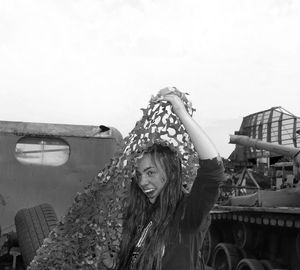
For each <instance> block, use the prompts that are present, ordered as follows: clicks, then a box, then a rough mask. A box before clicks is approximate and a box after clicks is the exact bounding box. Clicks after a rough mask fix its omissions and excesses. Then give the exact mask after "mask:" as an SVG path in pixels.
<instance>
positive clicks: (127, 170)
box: [29, 89, 197, 270]
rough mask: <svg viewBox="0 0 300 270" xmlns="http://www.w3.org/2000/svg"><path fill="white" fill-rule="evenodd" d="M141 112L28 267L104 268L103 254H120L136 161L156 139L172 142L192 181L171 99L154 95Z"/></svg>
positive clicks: (192, 158) (187, 146)
mask: <svg viewBox="0 0 300 270" xmlns="http://www.w3.org/2000/svg"><path fill="white" fill-rule="evenodd" d="M175 93H176V94H177V95H178V96H180V97H181V99H182V100H183V102H184V104H185V106H186V108H187V110H188V112H189V114H190V115H192V113H193V111H194V109H193V108H192V106H191V103H190V102H189V101H188V100H187V98H186V95H185V94H183V93H181V92H179V91H178V90H176V89H175ZM142 111H143V116H142V119H141V120H140V121H138V122H137V123H136V126H135V127H134V129H133V130H132V131H131V132H130V133H129V135H128V136H127V137H126V138H125V145H124V147H123V149H122V150H121V152H120V153H118V154H117V155H115V157H114V158H112V159H111V161H110V163H109V164H108V165H107V166H106V167H105V168H104V169H103V170H102V171H101V172H100V173H99V174H98V175H97V176H96V177H95V179H94V180H93V181H92V183H91V184H90V185H89V186H88V187H86V188H85V189H84V191H83V192H81V193H78V194H77V196H76V197H75V199H74V202H73V204H72V206H71V207H70V208H69V211H68V213H67V214H66V216H65V217H64V218H63V219H62V221H60V222H59V223H58V225H57V226H56V228H55V229H53V230H52V231H51V233H50V234H49V237H48V238H46V239H45V240H44V243H43V245H42V246H41V247H40V249H39V250H38V251H37V255H36V257H35V258H34V260H33V261H32V262H31V264H30V267H29V269H31V270H37V269H106V267H105V266H104V265H103V263H102V258H103V256H104V255H105V254H107V253H108V252H109V253H110V254H111V255H112V256H116V255H117V253H118V251H119V245H120V241H121V233H122V213H123V209H124V207H125V205H126V195H127V191H128V187H129V183H130V181H131V179H132V176H133V175H134V173H135V161H136V158H137V157H138V156H139V155H140V153H141V152H142V151H143V149H145V148H146V147H147V146H149V145H152V144H153V143H155V142H156V143H160V144H164V145H168V146H169V147H171V148H172V149H173V150H174V151H176V152H177V154H178V155H179V156H180V157H181V159H182V164H183V173H184V181H185V182H186V184H187V186H190V185H191V184H192V182H191V179H194V177H195V168H196V167H197V164H196V163H197V155H196V154H195V151H194V147H193V145H192V143H191V141H190V138H189V136H188V134H187V133H186V132H185V129H184V127H183V125H182V124H181V122H180V120H179V118H178V117H177V116H176V115H175V114H174V113H173V112H172V110H171V106H170V103H168V102H166V101H160V102H157V99H156V98H154V97H152V98H151V100H150V102H149V105H148V107H147V108H146V109H142Z"/></svg>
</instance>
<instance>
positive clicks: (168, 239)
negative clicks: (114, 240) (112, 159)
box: [106, 88, 224, 270]
mask: <svg viewBox="0 0 300 270" xmlns="http://www.w3.org/2000/svg"><path fill="white" fill-rule="evenodd" d="M156 101H157V102H160V101H167V102H169V103H170V104H171V105H172V110H173V112H174V113H175V114H176V115H177V116H178V117H179V119H180V121H181V122H182V124H183V126H184V127H185V129H186V131H187V133H188V134H189V136H190V138H191V140H192V142H193V144H194V147H195V149H196V151H197V153H198V156H199V159H200V161H199V165H200V167H199V169H198V172H197V176H196V179H195V181H194V184H193V187H192V190H191V192H190V193H189V194H188V195H187V194H185V193H184V192H183V189H182V185H183V183H182V170H181V161H180V158H179V157H178V155H177V153H176V152H174V151H172V150H171V149H170V148H169V147H167V146H164V145H160V144H154V145H152V146H150V147H149V148H147V149H146V150H145V151H143V153H141V156H140V158H139V159H137V164H136V176H135V179H133V181H132V183H131V189H130V196H129V203H128V207H127V211H126V215H125V218H124V227H123V238H122V244H121V250H120V253H119V258H118V263H117V267H116V268H117V269H118V270H134V269H137V270H175V269H180V270H195V269H199V268H198V267H199V264H198V263H199V262H197V257H198V256H197V255H198V254H197V252H198V248H199V247H197V244H196V242H197V236H198V235H199V230H200V228H202V230H203V228H204V230H205V229H207V227H208V226H209V222H208V220H209V219H208V215H209V211H210V210H211V208H212V207H213V205H214V203H215V201H216V199H217V196H218V188H219V184H220V182H221V181H223V180H224V174H223V165H222V162H221V160H220V158H219V155H218V152H217V150H216V148H215V147H214V145H213V143H212V142H211V140H210V139H209V137H208V136H207V135H206V133H205V132H204V131H203V129H202V128H201V127H200V126H199V125H198V124H197V123H196V122H195V121H194V119H193V118H192V117H191V116H190V115H189V113H188V112H187V111H186V108H185V106H184V104H183V102H182V100H181V99H180V97H178V96H177V95H176V94H174V92H173V91H172V90H171V89H169V88H168V89H163V90H161V91H160V92H159V94H158V96H157V98H156ZM108 264H110V266H111V268H114V265H112V264H111V263H107V262H106V265H108Z"/></svg>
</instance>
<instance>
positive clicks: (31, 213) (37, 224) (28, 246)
mask: <svg viewBox="0 0 300 270" xmlns="http://www.w3.org/2000/svg"><path fill="white" fill-rule="evenodd" d="M56 223H57V216H56V214H55V211H54V209H53V207H52V206H51V205H49V204H41V205H38V206H35V207H32V208H28V209H21V210H19V211H18V212H17V214H16V216H15V225H16V231H17V237H18V242H19V247H20V250H21V254H22V257H23V261H24V263H25V265H26V266H27V265H29V264H30V262H31V261H32V259H33V258H34V256H35V255H36V251H37V249H38V248H39V247H40V246H41V245H42V243H43V240H44V239H45V238H46V237H47V236H48V234H49V232H50V231H51V230H52V229H53V228H54V227H55V226H56Z"/></svg>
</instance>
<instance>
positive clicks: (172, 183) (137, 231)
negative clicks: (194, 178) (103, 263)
mask: <svg viewBox="0 0 300 270" xmlns="http://www.w3.org/2000/svg"><path fill="white" fill-rule="evenodd" d="M144 154H150V156H151V158H152V161H153V162H154V164H155V165H156V167H157V169H158V170H162V172H161V173H162V174H164V175H165V176H166V183H165V185H164V187H163V190H162V191H161V193H160V195H159V197H158V198H157V200H156V202H155V203H154V204H153V205H152V204H151V203H150V202H149V199H148V198H147V197H146V195H145V194H144V193H143V192H142V190H141V189H140V187H139V186H138V184H137V183H136V181H134V180H133V181H132V182H131V188H130V195H129V202H128V207H127V210H126V213H125V218H124V226H123V238H122V243H121V250H120V253H119V267H118V269H119V270H125V269H126V270H127V269H129V265H130V261H131V256H132V251H133V249H134V247H135V245H136V243H137V241H138V239H139V238H140V236H141V229H142V228H143V227H144V226H145V225H147V224H146V223H147V222H149V221H150V220H151V221H152V222H153V225H152V228H151V229H150V230H149V232H148V235H147V237H146V241H145V244H144V246H143V248H142V249H141V250H140V253H139V255H138V257H137V260H136V265H135V267H134V269H138V270H140V269H143V270H153V269H155V270H159V269H161V265H162V256H163V250H164V248H165V246H166V244H167V240H168V239H169V236H170V230H169V226H170V225H171V223H172V221H173V219H174V216H175V211H176V208H177V206H178V202H179V201H180V200H181V198H182V195H183V192H182V171H181V162H180V158H179V157H178V156H177V155H176V153H175V152H173V151H172V150H171V149H170V148H169V147H167V146H162V145H159V144H154V145H153V146H151V147H149V148H148V149H147V150H146V151H145V152H144ZM172 226H176V224H172ZM177 226H178V224H177ZM174 231H175V232H178V229H175V230H174Z"/></svg>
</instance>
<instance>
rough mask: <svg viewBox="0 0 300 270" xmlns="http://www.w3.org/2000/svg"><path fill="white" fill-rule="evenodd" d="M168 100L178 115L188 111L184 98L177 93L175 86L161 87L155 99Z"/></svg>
mask: <svg viewBox="0 0 300 270" xmlns="http://www.w3.org/2000/svg"><path fill="white" fill-rule="evenodd" d="M162 100H165V101H168V102H170V103H171V105H172V108H173V111H174V113H175V114H176V115H178V116H180V115H182V114H183V113H187V111H186V108H185V106H184V103H183V101H182V99H181V98H180V97H179V96H178V95H177V94H176V93H175V88H174V87H166V88H163V89H161V90H160V91H159V92H158V94H157V95H156V97H155V101H162Z"/></svg>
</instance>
